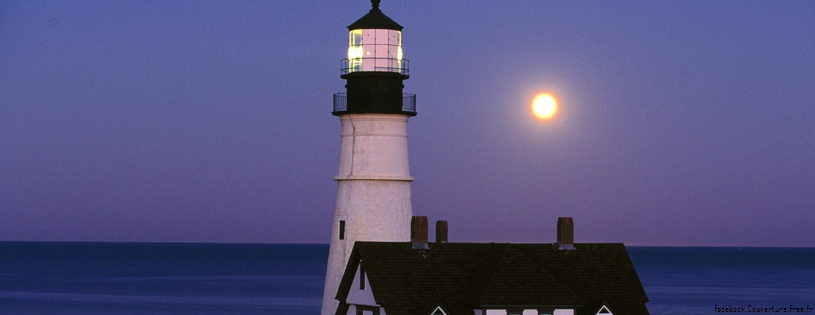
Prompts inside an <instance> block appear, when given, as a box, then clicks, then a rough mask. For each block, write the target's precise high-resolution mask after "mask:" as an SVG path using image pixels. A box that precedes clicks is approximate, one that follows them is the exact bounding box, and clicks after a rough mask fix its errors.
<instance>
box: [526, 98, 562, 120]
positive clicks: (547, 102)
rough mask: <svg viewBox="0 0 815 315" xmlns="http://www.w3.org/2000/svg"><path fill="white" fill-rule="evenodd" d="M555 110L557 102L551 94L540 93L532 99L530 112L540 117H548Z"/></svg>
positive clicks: (552, 114) (553, 113) (550, 116)
mask: <svg viewBox="0 0 815 315" xmlns="http://www.w3.org/2000/svg"><path fill="white" fill-rule="evenodd" d="M556 111H557V102H556V101H555V98H554V97H552V95H549V94H540V95H538V96H537V97H535V100H534V101H532V112H533V113H535V116H537V117H538V118H540V119H549V118H552V116H554V115H555V112H556Z"/></svg>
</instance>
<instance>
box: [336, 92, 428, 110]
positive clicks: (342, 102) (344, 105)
mask: <svg viewBox="0 0 815 315" xmlns="http://www.w3.org/2000/svg"><path fill="white" fill-rule="evenodd" d="M347 110H348V94H346V92H340V93H335V94H334V112H345V111H347ZM402 112H408V113H415V112H416V94H410V93H402Z"/></svg>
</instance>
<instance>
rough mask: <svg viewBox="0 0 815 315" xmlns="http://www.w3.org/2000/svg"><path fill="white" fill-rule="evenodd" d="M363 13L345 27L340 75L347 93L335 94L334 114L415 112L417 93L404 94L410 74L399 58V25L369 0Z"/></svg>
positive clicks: (376, 1) (400, 42) (377, 2)
mask: <svg viewBox="0 0 815 315" xmlns="http://www.w3.org/2000/svg"><path fill="white" fill-rule="evenodd" d="M371 5H372V8H371V10H370V11H369V12H368V14H366V15H365V16H363V17H361V18H360V19H358V20H357V21H356V22H354V23H352V24H351V25H349V26H348V58H345V59H343V60H342V71H341V75H340V77H341V78H343V79H345V80H346V85H345V88H346V90H347V92H346V93H337V94H334V111H333V114H334V115H337V116H339V115H344V114H353V113H384V114H393V113H396V114H404V115H408V116H415V115H416V95H413V94H403V93H402V89H403V88H404V85H403V83H402V81H404V80H407V79H408V78H409V77H410V76H409V71H408V60H407V59H404V58H403V57H402V26H401V25H399V23H396V22H395V21H394V20H392V19H391V18H389V17H388V16H387V15H385V14H384V13H382V10H380V9H379V0H372V1H371Z"/></svg>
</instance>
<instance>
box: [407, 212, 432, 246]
mask: <svg viewBox="0 0 815 315" xmlns="http://www.w3.org/2000/svg"><path fill="white" fill-rule="evenodd" d="M410 243H411V244H412V245H413V249H429V248H430V246H428V245H427V217H425V216H413V218H412V219H410Z"/></svg>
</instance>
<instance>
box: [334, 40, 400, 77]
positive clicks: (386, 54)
mask: <svg viewBox="0 0 815 315" xmlns="http://www.w3.org/2000/svg"><path fill="white" fill-rule="evenodd" d="M347 63H348V73H352V72H359V71H385V72H398V73H401V72H402V31H399V30H389V29H354V30H351V31H350V32H348V61H347Z"/></svg>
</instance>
